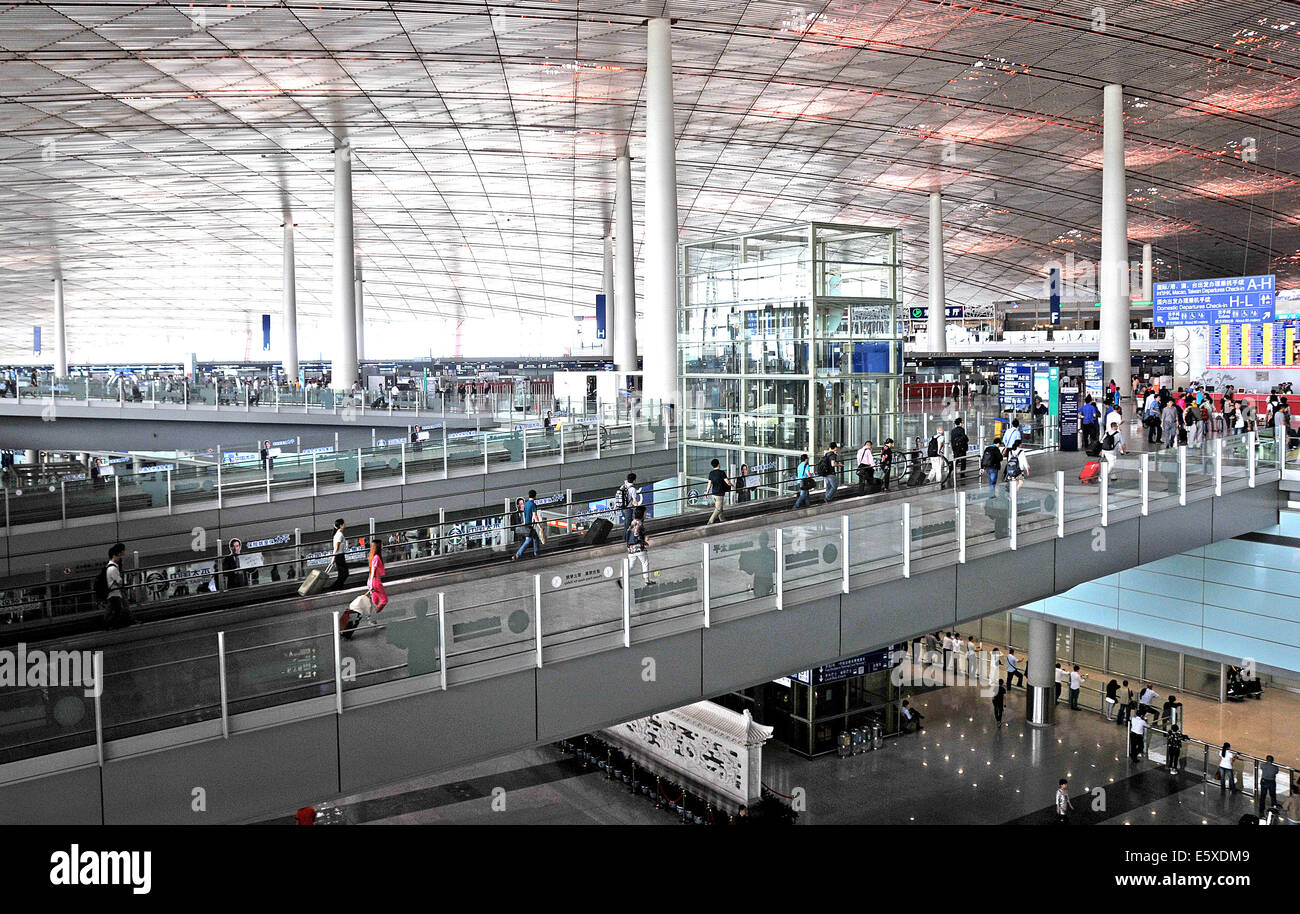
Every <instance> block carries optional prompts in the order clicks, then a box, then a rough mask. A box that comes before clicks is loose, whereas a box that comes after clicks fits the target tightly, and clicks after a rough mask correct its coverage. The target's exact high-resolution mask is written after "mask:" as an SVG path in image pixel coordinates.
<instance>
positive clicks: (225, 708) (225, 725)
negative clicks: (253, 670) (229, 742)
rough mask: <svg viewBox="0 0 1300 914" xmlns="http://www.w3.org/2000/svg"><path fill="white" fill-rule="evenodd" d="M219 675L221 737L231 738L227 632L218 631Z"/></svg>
mask: <svg viewBox="0 0 1300 914" xmlns="http://www.w3.org/2000/svg"><path fill="white" fill-rule="evenodd" d="M217 675H218V676H219V677H220V678H221V738H222V739H229V738H230V706H229V704H228V703H227V701H226V633H225V632H217Z"/></svg>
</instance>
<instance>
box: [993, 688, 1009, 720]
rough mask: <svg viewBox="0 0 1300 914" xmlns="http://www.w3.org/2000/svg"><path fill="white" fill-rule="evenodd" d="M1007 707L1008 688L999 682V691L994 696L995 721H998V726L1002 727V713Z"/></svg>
mask: <svg viewBox="0 0 1300 914" xmlns="http://www.w3.org/2000/svg"><path fill="white" fill-rule="evenodd" d="M1006 707H1007V687H1006V686H1005V685H1004V684H1003V683H1002V680H1000V679H999V680H998V690H997V693H996V694H994V696H993V719H994V720H996V721H997V723H998V726H999V727H1000V726H1002V712H1003V711H1005V710H1006Z"/></svg>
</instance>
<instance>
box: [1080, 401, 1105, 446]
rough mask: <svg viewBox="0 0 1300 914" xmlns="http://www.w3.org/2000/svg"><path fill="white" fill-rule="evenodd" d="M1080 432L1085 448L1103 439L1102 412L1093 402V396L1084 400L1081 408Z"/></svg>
mask: <svg viewBox="0 0 1300 914" xmlns="http://www.w3.org/2000/svg"><path fill="white" fill-rule="evenodd" d="M1079 431H1080V432H1081V433H1082V434H1083V447H1084V449H1085V450H1086V449H1087V448H1088V445H1090V444H1094V443H1096V442H1097V441H1099V440H1100V439H1101V410H1099V409H1097V404H1096V403H1093V402H1092V394H1088V396H1086V397H1084V398H1083V406H1080V407H1079Z"/></svg>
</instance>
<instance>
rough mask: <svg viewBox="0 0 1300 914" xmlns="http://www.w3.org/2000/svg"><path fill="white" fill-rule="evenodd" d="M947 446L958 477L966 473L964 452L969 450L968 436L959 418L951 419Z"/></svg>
mask: <svg viewBox="0 0 1300 914" xmlns="http://www.w3.org/2000/svg"><path fill="white" fill-rule="evenodd" d="M948 447H949V448H950V449H951V451H952V454H951V459H952V461H953V464H952V465H953V469H954V471H955V473H956V476H957V478H958V479H960V478H961V477H963V476H965V475H966V452H967V451H968V450H970V438H969V437H968V436H967V434H966V427H965V426H963V425H962V424H961V419H960V418H958V419H955V420H953V423H952V431H951V432H949V433H948Z"/></svg>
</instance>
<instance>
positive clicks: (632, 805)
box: [272, 687, 1261, 825]
mask: <svg viewBox="0 0 1300 914" xmlns="http://www.w3.org/2000/svg"><path fill="white" fill-rule="evenodd" d="M915 704H916V706H917V707H918V708H919V709H920V710H921V713H922V714H923V715H925V721H924V724H925V729H924V731H923V732H921V733H920V734H910V735H906V736H900V737H895V738H892V739H889V740H886V742H885V746H884V748H883V749H881V750H879V751H876V752H868V753H865V754H863V755H858V756H853V757H850V758H846V759H840V758H836V757H834V756H830V757H823V758H820V759H816V760H814V761H807V760H805V759H803V758H800V757H798V756H796V755H794V754H793V753H791V752H789V751H787V750H785V749H784V748H782V747H781V746H780V745H778V744H776V743H769V744H768V747H767V749H766V750H765V753H764V774H763V780H764V783H765V784H766V785H767V786H768V787H769V788H770V789H772V790H774V791H776V792H778V793H781V794H783V795H786V796H789V797H801V798H802V802H803V804H804V806H805V808H804V809H803V811H802V812H801V814H800V817H799V823H800V824H806V825H846V824H897V825H909V824H915V825H925V824H989V825H997V824H1017V825H1023V824H1039V823H1042V824H1050V823H1053V822H1054V821H1055V814H1054V809H1053V800H1054V795H1055V792H1056V786H1057V780H1058V779H1059V778H1061V777H1065V778H1068V779H1069V780H1070V796H1071V798H1072V802H1073V803H1074V812H1073V813H1072V814H1071V823H1072V824H1097V825H1103V824H1104V825H1127V824H1134V825H1137V824H1148V823H1150V824H1164V825H1171V824H1172V825H1177V824H1188V825H1200V824H1235V823H1236V822H1237V820H1238V819H1239V818H1240V817H1241V816H1242V815H1243V814H1244V813H1248V812H1250V811H1251V809H1252V808H1253V801H1252V800H1251V798H1250V797H1248V796H1245V795H1242V794H1236V795H1233V794H1224V793H1222V792H1221V791H1220V789H1219V787H1218V786H1217V785H1216V784H1213V783H1207V782H1205V781H1204V780H1202V779H1201V778H1200V777H1199V776H1195V775H1191V774H1188V773H1181V774H1178V775H1170V774H1168V772H1167V771H1166V770H1165V769H1163V768H1161V767H1159V766H1157V765H1156V764H1154V763H1152V762H1149V761H1147V760H1145V759H1144V760H1142V761H1140V762H1136V763H1134V762H1131V761H1130V760H1129V759H1128V756H1127V753H1126V751H1125V741H1126V734H1125V731H1124V730H1123V729H1122V728H1120V727H1118V726H1116V725H1115V724H1114V723H1108V722H1106V721H1104V720H1103V719H1102V718H1101V716H1100V715H1098V714H1095V713H1091V712H1087V711H1078V712H1073V711H1070V710H1069V709H1068V708H1065V707H1064V706H1062V707H1061V708H1060V709H1059V713H1058V722H1057V723H1056V725H1055V726H1053V727H1051V728H1049V729H1036V728H1033V727H1030V726H1029V725H1027V724H1026V723H1024V720H1023V716H1024V698H1023V694H1022V693H1016V694H1014V695H1013V696H1012V697H1011V698H1010V700H1009V701H1008V703H1007V709H1006V715H1005V717H1004V720H1003V724H1002V726H1001V727H999V726H997V724H996V722H995V720H994V718H993V712H992V708H991V706H990V704H989V701H988V699H987V697H986V696H985V695H983V694H982V690H981V689H979V688H977V687H947V688H940V689H935V690H932V691H929V692H924V693H920V694H918V695H917V696H916V699H915ZM1260 704H1261V703H1259V702H1252V703H1251V706H1250V707H1251V708H1252V709H1253V708H1255V707H1257V706H1259V705H1260ZM1243 713H1245V712H1244V711H1243ZM336 805H337V806H338V807H339V808H341V809H342V810H343V815H344V817H345V818H346V819H347V821H349V822H351V823H353V824H387V823H403V824H461V823H464V824H480V825H482V824H502V825H525V824H573V825H577V824H625V825H626V824H665V825H666V824H673V823H674V822H675V821H676V820H675V818H674V817H673V816H671V815H670V814H668V813H667V812H665V811H662V810H656V809H655V808H654V806H653V804H652V803H650V802H649V801H647V800H645V799H643V798H641V797H638V796H633V795H632V794H630V793H629V792H628V791H627V790H626V788H624V787H622V786H621V785H616V784H615V783H614V782H611V781H609V780H607V779H606V778H605V776H604V775H603V774H602V773H601V772H600V771H599V770H598V769H595V768H583V766H582V764H581V763H580V762H579V761H578V760H576V759H574V758H572V757H569V756H566V755H565V754H563V753H562V752H560V751H559V750H558V749H557V748H554V747H550V746H543V747H540V748H537V749H530V750H527V751H525V752H517V753H513V754H511V755H509V756H505V757H503V758H500V759H496V760H494V761H492V762H488V763H484V764H479V765H473V766H469V767H466V768H462V769H458V770H455V771H449V772H444V773H443V774H440V775H437V776H433V777H429V778H424V779H420V780H418V781H414V782H410V783H408V784H403V785H400V786H399V787H396V788H388V789H385V790H379V791H373V792H370V793H366V794H361V795H358V796H356V797H348V798H344V799H343V800H341V801H339V802H338V803H337V804H336ZM291 820H292V817H281V818H278V819H275V820H272V821H274V822H288V821H291Z"/></svg>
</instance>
